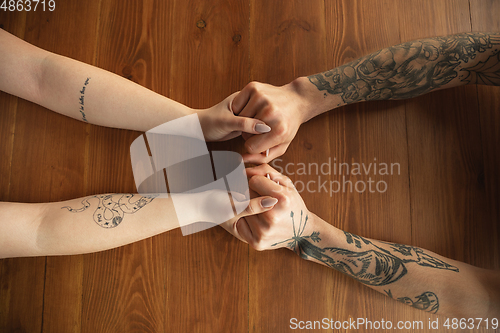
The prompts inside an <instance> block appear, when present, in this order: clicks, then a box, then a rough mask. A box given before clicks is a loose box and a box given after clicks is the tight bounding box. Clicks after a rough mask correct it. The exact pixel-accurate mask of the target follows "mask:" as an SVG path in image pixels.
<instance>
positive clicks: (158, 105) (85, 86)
mask: <svg viewBox="0 0 500 333" xmlns="http://www.w3.org/2000/svg"><path fill="white" fill-rule="evenodd" d="M41 73H42V74H41V79H40V82H41V83H40V98H41V99H40V101H39V104H40V105H42V106H44V107H46V108H48V109H51V110H53V111H56V112H58V113H61V114H64V115H67V116H69V117H72V118H75V119H79V120H83V121H87V122H89V123H92V124H96V125H102V126H107V127H116V128H125V129H132V130H138V131H147V130H149V129H151V128H153V127H155V126H157V125H160V124H163V123H165V122H167V121H170V120H173V119H176V118H179V117H182V116H185V115H188V114H191V113H193V112H194V111H193V110H192V109H190V108H188V107H186V106H185V105H182V104H180V103H177V102H175V101H173V100H171V99H168V98H166V97H164V96H162V95H159V94H157V93H155V92H153V91H151V90H149V89H146V88H144V87H142V86H140V85H138V84H136V83H134V82H132V81H129V80H127V79H125V78H123V77H121V76H118V75H116V74H113V73H111V72H108V71H105V70H103V69H100V68H97V67H94V66H91V65H88V64H84V63H81V62H79V61H76V60H73V59H69V58H66V57H62V56H59V55H55V54H48V55H47V57H46V58H45V59H44V61H43V63H42V71H41Z"/></svg>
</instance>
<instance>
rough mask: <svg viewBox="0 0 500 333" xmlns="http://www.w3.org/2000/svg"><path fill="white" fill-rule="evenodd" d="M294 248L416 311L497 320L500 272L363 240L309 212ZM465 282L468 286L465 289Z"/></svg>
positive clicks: (419, 251)
mask: <svg viewBox="0 0 500 333" xmlns="http://www.w3.org/2000/svg"><path fill="white" fill-rule="evenodd" d="M309 221H310V222H309V223H310V224H311V226H310V228H308V232H306V233H304V234H302V235H301V236H300V241H298V242H297V244H296V246H295V248H294V250H295V251H296V253H297V254H299V255H300V256H301V257H302V258H304V259H307V260H312V261H315V262H318V263H321V264H323V265H326V266H328V267H331V268H334V269H336V270H338V271H340V272H342V273H344V274H347V275H349V276H351V277H352V278H354V279H356V280H358V281H359V282H361V283H363V284H366V285H367V286H369V287H371V288H373V289H375V290H377V291H379V292H381V293H383V294H386V295H388V296H389V297H391V298H394V299H396V300H398V301H400V302H403V303H405V304H408V305H410V306H412V307H415V308H417V309H421V310H424V311H428V312H432V313H440V314H445V315H448V316H451V317H456V318H476V317H477V318H485V317H489V318H493V317H496V318H498V316H499V315H500V314H499V311H500V309H499V304H498V302H499V298H498V297H499V290H498V283H496V288H495V285H494V286H493V287H492V284H495V282H493V281H495V279H498V272H491V271H487V270H484V269H480V268H476V267H473V266H471V265H468V264H465V263H462V262H458V261H455V260H451V259H447V258H444V257H442V256H440V255H437V254H435V253H432V252H430V251H427V250H423V249H420V248H417V247H413V246H406V245H400V244H391V243H386V242H380V241H376V240H370V239H366V238H362V237H359V236H356V235H353V234H350V233H347V232H344V231H342V230H339V229H337V228H335V227H333V226H331V225H330V224H328V223H326V222H325V221H323V220H321V219H320V218H318V217H317V216H314V215H312V214H311V216H309ZM465 286H466V288H465Z"/></svg>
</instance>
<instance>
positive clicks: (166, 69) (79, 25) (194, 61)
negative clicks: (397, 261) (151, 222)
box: [0, 0, 500, 333]
mask: <svg viewBox="0 0 500 333" xmlns="http://www.w3.org/2000/svg"><path fill="white" fill-rule="evenodd" d="M55 2H56V9H55V11H53V12H50V11H45V12H42V11H37V12H36V13H33V12H30V13H26V12H8V11H7V12H4V11H3V10H0V27H1V28H3V29H5V30H7V31H9V32H11V33H13V34H15V35H17V36H19V37H21V38H23V39H25V40H26V41H28V42H30V43H32V44H34V45H37V46H39V47H42V48H44V49H47V50H49V51H52V52H56V53H59V54H62V55H65V56H68V57H71V58H75V59H78V60H80V61H83V62H86V63H89V64H93V65H95V66H98V67H101V68H104V69H106V70H109V71H111V72H114V73H116V74H118V75H121V76H124V77H126V78H128V79H130V80H132V81H135V82H137V83H139V84H140V85H143V86H145V87H147V88H149V89H152V90H154V91H156V92H158V93H160V94H163V95H165V96H168V97H170V98H172V99H174V100H176V101H179V102H181V103H184V104H187V105H188V106H190V107H194V108H206V107H209V106H212V105H214V104H216V103H218V102H220V101H221V100H222V99H224V98H225V97H227V96H228V95H229V94H231V93H233V92H235V91H237V90H240V89H241V88H243V87H244V86H245V85H246V84H247V83H248V82H250V81H252V80H256V81H261V82H267V83H270V84H274V85H282V84H285V83H287V82H289V81H291V80H292V79H294V78H295V77H297V76H303V75H310V74H314V73H317V72H322V71H325V70H327V69H331V68H333V67H336V66H339V65H341V64H344V63H346V62H348V61H350V60H353V59H355V58H358V57H360V56H362V55H364V54H367V53H370V52H373V51H376V50H377V49H380V48H383V47H387V46H390V45H394V44H398V43H400V42H404V41H410V40H412V39H416V38H423V37H431V36H436V35H446V34H452V33H459V32H468V31H500V1H496V0H436V1H430V0H404V1H398V0H364V1H361V0H359V1H352V0H343V1H342V0H335V1H334V0H302V1H301V0H280V1H277V0H224V1H223V0H204V1H195V0H166V1H160V0H157V1H150V0H143V1H141V0H127V1H122V0H89V1H76V0H55ZM499 110H500V87H478V86H467V87H460V88H456V89H449V90H443V91H438V92H435V93H431V94H428V95H425V96H422V97H419V98H415V99H412V100H407V101H381V102H369V103H362V104H354V105H350V106H347V107H342V108H340V109H337V110H334V111H331V112H329V113H326V114H323V115H321V116H319V117H317V118H315V119H313V120H311V121H309V122H308V123H306V124H304V125H303V126H302V127H301V128H300V130H299V133H298V134H297V136H296V138H295V140H294V141H293V142H292V144H291V145H290V148H289V150H288V151H287V153H286V154H285V155H284V156H283V157H282V160H281V161H279V162H276V163H275V165H278V166H282V167H283V166H284V165H285V164H286V163H295V164H297V163H301V162H303V163H318V164H321V163H327V162H328V159H329V158H330V159H331V163H332V164H333V163H334V162H337V163H343V162H344V163H349V164H352V163H365V164H369V163H371V162H374V161H375V159H376V162H377V163H398V164H399V165H400V172H396V173H394V174H392V175H379V174H377V175H374V174H373V173H371V174H370V175H365V174H363V175H356V176H355V175H351V176H350V180H351V181H353V182H354V181H358V180H361V181H365V182H366V181H368V180H369V178H370V177H371V180H374V181H375V182H380V181H383V182H385V184H387V191H385V192H384V193H367V191H365V192H362V193H358V192H356V191H352V192H351V191H346V192H345V193H342V191H341V192H340V193H336V194H334V195H332V196H330V194H328V193H317V191H316V193H311V192H309V193H307V191H304V192H302V194H303V198H304V200H305V202H306V204H307V205H308V208H309V209H310V210H311V211H313V212H315V213H316V214H317V215H319V216H321V217H322V218H323V219H325V220H327V221H329V222H330V223H331V224H333V225H335V226H337V227H339V228H342V229H344V230H346V231H349V232H352V233H355V234H359V235H362V236H366V237H370V238H374V239H381V240H387V241H391V242H398V243H403V244H411V245H415V246H420V247H423V248H426V249H429V250H432V251H434V252H437V253H439V254H441V255H444V256H446V257H449V258H453V259H457V260H461V261H465V262H467V263H469V264H472V265H476V266H479V267H484V268H490V269H499V268H500V242H499V239H500V227H499V220H500V208H499V207H500V199H499V194H500V193H499V191H500V176H499V174H498V171H499V167H500V154H498V146H499V145H500V112H499ZM102 111H103V112H106V110H102ZM137 111H138V112H140V110H137ZM139 134H140V133H139V132H133V131H127V130H119V129H110V128H103V127H98V126H94V125H89V124H84V123H82V122H80V121H77V120H73V119H70V118H67V117H64V116H61V115H58V114H55V113H54V112H51V111H48V110H46V109H44V108H42V107H40V106H37V105H34V104H33V103H30V102H27V101H24V100H21V99H18V98H16V97H13V96H10V95H7V94H5V93H0V200H2V201H16V202H47V201H59V200H66V199H70V198H77V197H82V196H86V195H93V194H100V193H108V192H135V191H136V189H135V186H134V180H133V176H132V169H131V164H130V155H129V147H130V144H131V142H132V141H133V140H134V139H135V138H136V137H137V136H138V135H139ZM242 143H243V140H242V139H241V138H239V139H236V140H233V141H231V142H227V143H222V144H217V145H212V148H215V149H218V150H223V149H228V150H235V151H238V152H243V144H242ZM295 171H297V170H296V169H295ZM319 176H321V178H322V181H324V180H329V181H330V180H339V181H341V176H339V175H333V174H332V175H326V176H325V175H321V174H320V175H318V174H317V173H314V172H313V174H309V175H291V176H290V177H291V178H292V179H293V180H294V181H299V180H300V181H303V182H308V181H311V180H314V181H318V177H319ZM1 223H15V221H1ZM464 287H466V286H464ZM291 318H297V319H299V320H322V318H332V319H336V320H349V318H352V319H356V318H367V319H369V320H373V321H374V320H381V319H382V318H384V319H385V320H391V321H393V322H397V321H399V320H408V321H414V320H421V321H423V322H424V323H425V324H426V327H427V323H428V321H429V320H435V319H436V318H440V320H444V317H442V316H436V315H431V314H428V313H424V312H420V311H418V310H415V309H412V308H410V307H407V306H405V305H403V304H400V303H398V302H395V301H393V300H391V299H389V298H387V297H385V296H384V295H381V294H378V293H377V292H375V291H373V290H371V289H369V288H367V287H365V286H363V285H361V284H360V283H357V282H355V281H354V280H352V279H350V278H348V277H346V276H343V275H342V274H340V273H338V272H336V271H333V270H331V269H329V268H326V267H323V266H321V265H318V264H314V263H311V262H306V261H304V260H301V259H299V258H298V257H296V256H295V255H294V254H293V253H291V252H290V251H286V250H278V251H267V252H257V251H254V250H253V249H251V248H249V247H248V246H247V245H245V244H243V243H241V242H239V241H238V240H236V239H234V238H232V237H231V236H230V235H229V234H227V233H226V232H225V231H224V230H222V229H221V228H212V229H210V230H208V231H204V232H200V233H197V234H194V235H190V236H188V237H183V236H182V235H181V232H180V231H179V230H174V231H171V232H168V233H165V234H161V235H158V236H156V237H153V238H149V239H146V240H144V241H141V242H137V243H134V244H131V245H128V246H124V247H121V248H117V249H113V250H110V251H105V252H101V253H94V254H87V255H78V256H66V257H40V258H18V259H4V260H0V332H272V333H278V332H288V331H291V329H290V319H291ZM429 318H430V319H429ZM330 331H331V330H330ZM367 331H369V330H367ZM374 331H375V330H374ZM478 331H485V330H478ZM490 331H491V330H490ZM418 332H434V331H431V330H428V329H427V328H426V329H424V330H418Z"/></svg>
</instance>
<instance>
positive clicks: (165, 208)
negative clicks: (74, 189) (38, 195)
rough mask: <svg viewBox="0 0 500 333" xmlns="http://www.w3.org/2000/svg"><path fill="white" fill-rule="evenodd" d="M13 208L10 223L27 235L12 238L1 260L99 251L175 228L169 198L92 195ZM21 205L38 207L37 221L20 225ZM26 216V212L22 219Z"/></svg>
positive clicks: (175, 222)
mask: <svg viewBox="0 0 500 333" xmlns="http://www.w3.org/2000/svg"><path fill="white" fill-rule="evenodd" d="M5 205H12V204H10V203H5ZM15 207H17V210H18V211H19V214H18V215H19V217H18V218H16V219H15V220H13V221H14V222H16V223H17V224H18V225H19V228H18V230H19V231H21V232H25V233H27V234H29V235H30V237H24V236H19V237H16V236H12V238H13V241H11V242H10V243H11V246H10V253H6V254H5V250H6V249H4V251H3V252H4V255H3V256H4V257H11V256H46V255H71V254H80V253H90V252H97V251H103V250H107V249H111V248H115V247H118V246H122V245H125V244H129V243H132V242H136V241H139V240H142V239H145V238H148V237H151V236H154V235H157V234H160V233H163V232H165V231H168V230H171V229H173V228H176V227H178V226H179V224H178V221H177V218H176V214H175V210H174V207H173V204H172V200H171V199H170V198H148V197H143V196H141V195H138V194H107V195H95V196H91V197H86V198H79V199H74V200H69V201H64V202H53V203H43V204H33V205H31V206H27V205H26V204H17V206H15ZM26 207H33V209H35V208H36V207H38V211H39V214H38V215H33V216H39V218H37V219H34V220H33V221H32V222H31V223H30V224H24V225H23V221H22V216H21V215H22V212H23V211H24V210H25V209H26ZM33 209H32V211H33ZM29 214H30V211H26V215H27V216H29ZM3 222H4V223H5V220H4V221H3Z"/></svg>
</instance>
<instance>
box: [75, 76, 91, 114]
mask: <svg viewBox="0 0 500 333" xmlns="http://www.w3.org/2000/svg"><path fill="white" fill-rule="evenodd" d="M89 81H90V78H89V77H88V78H87V79H86V80H85V83H84V84H83V88H82V90H80V95H81V96H80V98H79V99H78V101H79V102H80V110H79V111H80V113H81V114H82V120H83V121H85V122H88V121H87V117H86V116H85V112H84V111H85V87H86V86H87V85H88V84H89Z"/></svg>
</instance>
